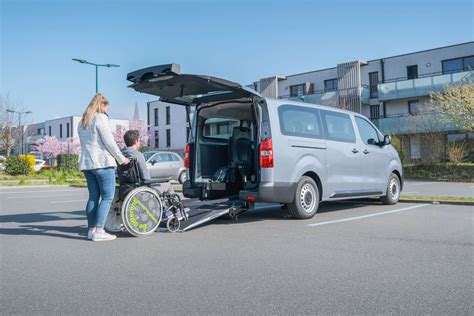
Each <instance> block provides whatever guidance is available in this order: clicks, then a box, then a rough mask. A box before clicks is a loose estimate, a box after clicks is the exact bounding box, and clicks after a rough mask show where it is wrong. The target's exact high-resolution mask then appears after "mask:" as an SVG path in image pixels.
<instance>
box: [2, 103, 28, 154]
mask: <svg viewBox="0 0 474 316" xmlns="http://www.w3.org/2000/svg"><path fill="white" fill-rule="evenodd" d="M7 112H9V113H13V114H15V113H17V114H18V129H20V128H21V116H22V115H23V114H31V113H33V112H31V111H23V112H21V111H15V110H10V109H7ZM23 132H24V130H23V128H21V141H20V145H21V154H22V155H23V147H24V146H23Z"/></svg>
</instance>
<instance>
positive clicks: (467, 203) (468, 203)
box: [398, 199, 474, 206]
mask: <svg viewBox="0 0 474 316" xmlns="http://www.w3.org/2000/svg"><path fill="white" fill-rule="evenodd" d="M398 202H400V203H431V204H448V205H470V206H471V205H472V206H474V201H472V202H471V201H449V200H448V201H447V200H415V199H400V200H398Z"/></svg>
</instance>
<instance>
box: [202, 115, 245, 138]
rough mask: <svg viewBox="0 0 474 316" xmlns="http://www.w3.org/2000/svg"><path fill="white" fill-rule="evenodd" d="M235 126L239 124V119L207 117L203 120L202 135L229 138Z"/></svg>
mask: <svg viewBox="0 0 474 316" xmlns="http://www.w3.org/2000/svg"><path fill="white" fill-rule="evenodd" d="M236 126H240V121H239V120H234V119H219V118H208V119H206V121H205V122H204V130H203V133H202V135H203V136H204V137H210V138H218V139H229V138H230V137H231V136H232V130H233V128H234V127H236Z"/></svg>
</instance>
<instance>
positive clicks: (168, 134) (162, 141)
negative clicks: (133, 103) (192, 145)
mask: <svg viewBox="0 0 474 316" xmlns="http://www.w3.org/2000/svg"><path fill="white" fill-rule="evenodd" d="M147 124H148V130H149V135H150V139H149V147H150V149H151V150H170V151H175V152H178V153H180V154H182V153H183V152H184V147H185V146H186V141H187V133H188V132H189V127H188V124H187V122H186V108H185V107H184V106H182V105H176V104H171V103H165V102H161V101H151V102H148V103H147Z"/></svg>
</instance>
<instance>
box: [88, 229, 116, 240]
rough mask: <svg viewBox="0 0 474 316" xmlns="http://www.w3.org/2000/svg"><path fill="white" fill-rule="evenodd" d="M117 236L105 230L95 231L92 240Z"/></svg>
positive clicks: (109, 238)
mask: <svg viewBox="0 0 474 316" xmlns="http://www.w3.org/2000/svg"><path fill="white" fill-rule="evenodd" d="M115 238H117V236H115V235H111V234H107V233H106V232H105V231H104V232H100V233H98V232H95V233H93V234H92V241H109V240H114V239H115Z"/></svg>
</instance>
